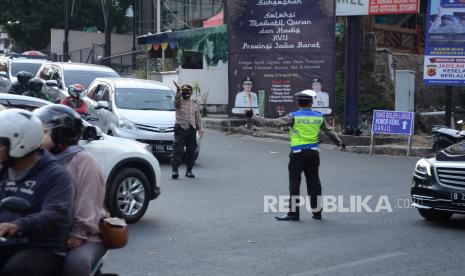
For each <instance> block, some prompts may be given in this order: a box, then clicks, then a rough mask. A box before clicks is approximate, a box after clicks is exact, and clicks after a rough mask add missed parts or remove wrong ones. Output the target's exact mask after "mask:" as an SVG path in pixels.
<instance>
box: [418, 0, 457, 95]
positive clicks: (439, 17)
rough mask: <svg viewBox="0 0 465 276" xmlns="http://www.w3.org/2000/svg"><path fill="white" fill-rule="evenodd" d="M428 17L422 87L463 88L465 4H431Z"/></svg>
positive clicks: (451, 0)
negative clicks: (453, 86) (423, 84)
mask: <svg viewBox="0 0 465 276" xmlns="http://www.w3.org/2000/svg"><path fill="white" fill-rule="evenodd" d="M427 15H428V16H427V21H426V47H425V62H424V71H423V79H424V82H425V84H427V85H447V86H452V85H464V84H465V39H464V38H465V0H431V1H429V7H428V14H427Z"/></svg>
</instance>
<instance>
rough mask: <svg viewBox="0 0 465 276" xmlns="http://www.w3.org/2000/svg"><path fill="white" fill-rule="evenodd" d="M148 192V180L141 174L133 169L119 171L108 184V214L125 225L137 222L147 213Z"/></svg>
mask: <svg viewBox="0 0 465 276" xmlns="http://www.w3.org/2000/svg"><path fill="white" fill-rule="evenodd" d="M149 192H150V185H149V180H148V179H147V177H146V176H145V174H144V173H143V172H141V171H140V170H138V169H135V168H126V169H123V170H121V171H120V172H118V173H117V174H116V176H115V177H114V178H113V180H112V181H111V183H110V190H109V194H108V195H109V198H108V208H109V209H110V214H111V215H112V216H115V217H122V218H124V219H125V220H126V222H127V223H135V222H137V221H138V220H140V219H141V218H142V216H143V215H144V214H145V211H147V207H148V205H149V200H150V196H149V195H150V193H149Z"/></svg>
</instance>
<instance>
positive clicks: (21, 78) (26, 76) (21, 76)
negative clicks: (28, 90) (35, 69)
mask: <svg viewBox="0 0 465 276" xmlns="http://www.w3.org/2000/svg"><path fill="white" fill-rule="evenodd" d="M33 77H34V76H33V75H32V74H31V73H29V72H27V71H19V72H18V74H16V79H17V80H18V83H19V84H20V85H27V83H28V82H29V80H30V79H32V78H33Z"/></svg>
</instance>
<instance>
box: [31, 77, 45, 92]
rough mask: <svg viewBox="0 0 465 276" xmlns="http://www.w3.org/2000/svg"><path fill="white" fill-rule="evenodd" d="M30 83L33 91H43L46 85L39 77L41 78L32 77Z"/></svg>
mask: <svg viewBox="0 0 465 276" xmlns="http://www.w3.org/2000/svg"><path fill="white" fill-rule="evenodd" d="M28 84H29V89H31V91H33V92H36V93H38V92H40V91H42V87H43V86H44V81H43V80H41V79H39V78H32V79H30V80H29V82H28Z"/></svg>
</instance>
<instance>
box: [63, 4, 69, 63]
mask: <svg viewBox="0 0 465 276" xmlns="http://www.w3.org/2000/svg"><path fill="white" fill-rule="evenodd" d="M68 1H69V0H65V30H64V31H65V39H64V41H63V61H68V60H69V43H68V35H69V8H68Z"/></svg>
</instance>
